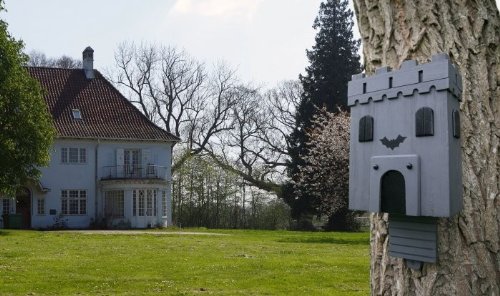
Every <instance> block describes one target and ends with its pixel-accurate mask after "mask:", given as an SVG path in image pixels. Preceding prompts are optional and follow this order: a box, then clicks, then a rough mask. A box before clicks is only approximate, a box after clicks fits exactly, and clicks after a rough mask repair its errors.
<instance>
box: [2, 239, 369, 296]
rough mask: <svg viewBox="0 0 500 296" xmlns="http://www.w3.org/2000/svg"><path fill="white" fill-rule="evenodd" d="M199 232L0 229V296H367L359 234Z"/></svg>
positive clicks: (365, 254)
mask: <svg viewBox="0 0 500 296" xmlns="http://www.w3.org/2000/svg"><path fill="white" fill-rule="evenodd" d="M192 231H198V230H192ZM158 232H165V231H156V233H158ZM205 232H213V233H222V234H225V235H223V236H208V235H194V234H187V235H184V234H183V235H181V234H178V233H176V232H175V231H170V232H169V233H168V234H161V235H160V234H155V235H152V234H138V235H124V234H112V235H110V234H107V235H105V234H83V233H67V232H55V231H54V232H49V231H46V232H43V231H14V230H1V231H0V294H1V295H27V294H29V295H68V294H69V295H74V294H78V295H115V294H122V295H368V294H369V237H368V233H366V232H364V233H338V232H331V233H323V232H316V233H310V232H287V231H251V230H213V231H205Z"/></svg>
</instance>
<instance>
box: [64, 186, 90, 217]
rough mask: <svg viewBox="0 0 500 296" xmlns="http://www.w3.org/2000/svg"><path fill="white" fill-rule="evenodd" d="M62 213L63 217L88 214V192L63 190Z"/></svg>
mask: <svg viewBox="0 0 500 296" xmlns="http://www.w3.org/2000/svg"><path fill="white" fill-rule="evenodd" d="M61 212H62V214H63V215H85V214H87V191H86V190H61Z"/></svg>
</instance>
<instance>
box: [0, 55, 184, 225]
mask: <svg viewBox="0 0 500 296" xmlns="http://www.w3.org/2000/svg"><path fill="white" fill-rule="evenodd" d="M28 71H29V73H30V74H31V75H32V76H33V77H34V78H35V79H37V80H38V81H39V82H40V84H41V85H42V88H44V89H45V100H46V102H47V106H48V108H49V111H50V113H51V114H52V117H53V121H54V125H55V128H56V130H57V138H56V139H55V141H54V144H53V147H52V149H51V152H50V153H51V160H50V164H49V166H47V167H44V168H41V172H42V176H41V178H40V180H39V182H30V183H29V184H26V185H25V186H24V187H23V188H21V189H20V190H18V193H17V194H16V196H15V197H3V198H2V199H1V203H0V212H1V213H2V214H3V215H2V217H3V221H2V222H3V223H2V224H3V226H4V227H5V226H8V227H20V228H53V227H55V228H58V227H67V228H88V227H92V226H93V225H96V226H100V227H102V226H106V227H122V228H147V227H156V226H168V225H170V224H171V222H172V216H171V215H172V213H171V162H172V147H173V145H174V144H175V143H176V142H177V141H179V139H178V138H177V137H175V136H174V135H172V134H170V133H168V132H166V131H165V130H163V129H161V128H159V127H158V126H156V125H155V124H153V123H152V122H151V121H150V120H149V119H148V118H147V117H145V116H144V115H143V114H142V113H141V112H139V110H137V108H135V107H134V106H133V105H132V104H131V103H130V102H129V101H128V100H127V99H126V98H125V97H123V96H122V95H121V94H120V92H119V91H118V90H116V89H115V88H114V87H113V86H112V85H111V83H110V82H109V81H107V80H106V79H105V78H104V77H103V76H102V74H100V73H99V72H98V71H96V70H94V69H93V50H92V49H91V48H90V47H87V48H86V49H85V51H84V52H83V69H58V68H42V67H30V68H28ZM14 218H15V219H14ZM16 219H17V220H16ZM9 224H11V225H9ZM0 225H1V224H0Z"/></svg>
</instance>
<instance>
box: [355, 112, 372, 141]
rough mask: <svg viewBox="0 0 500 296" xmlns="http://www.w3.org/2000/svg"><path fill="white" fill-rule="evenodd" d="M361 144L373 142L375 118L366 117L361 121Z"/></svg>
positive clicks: (359, 136) (359, 135)
mask: <svg viewBox="0 0 500 296" xmlns="http://www.w3.org/2000/svg"><path fill="white" fill-rule="evenodd" d="M358 138H359V141H360V142H371V141H373V117H371V116H369V115H366V116H363V117H362V118H361V119H360V120H359V134H358Z"/></svg>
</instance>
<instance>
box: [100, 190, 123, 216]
mask: <svg viewBox="0 0 500 296" xmlns="http://www.w3.org/2000/svg"><path fill="white" fill-rule="evenodd" d="M104 214H105V215H106V217H113V218H123V217H124V195H123V190H112V191H106V193H105V197H104Z"/></svg>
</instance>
